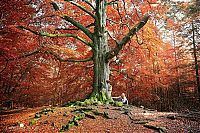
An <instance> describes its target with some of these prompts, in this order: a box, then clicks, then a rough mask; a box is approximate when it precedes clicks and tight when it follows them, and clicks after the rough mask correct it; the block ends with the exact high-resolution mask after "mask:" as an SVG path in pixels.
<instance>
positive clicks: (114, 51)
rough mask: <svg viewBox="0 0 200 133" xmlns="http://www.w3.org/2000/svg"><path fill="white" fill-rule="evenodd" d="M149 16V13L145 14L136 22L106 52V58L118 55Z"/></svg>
mask: <svg viewBox="0 0 200 133" xmlns="http://www.w3.org/2000/svg"><path fill="white" fill-rule="evenodd" d="M149 18H150V15H145V16H144V17H143V19H142V20H141V21H140V22H139V23H138V24H136V25H135V26H134V27H133V28H132V29H131V30H130V31H129V32H128V34H127V35H126V36H125V37H124V38H123V39H122V40H121V41H120V42H119V43H118V44H117V45H116V47H115V48H114V49H112V50H111V51H109V52H108V53H107V55H106V56H107V57H106V58H107V60H109V59H112V58H113V57H114V56H116V55H118V53H119V52H120V50H121V49H122V47H123V46H124V45H126V44H127V43H128V42H129V41H130V40H131V38H132V37H133V36H134V35H135V34H136V33H137V32H138V31H139V30H140V29H141V28H142V27H143V26H144V25H145V24H146V23H147V21H148V20H149Z"/></svg>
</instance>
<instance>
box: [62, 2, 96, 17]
mask: <svg viewBox="0 0 200 133" xmlns="http://www.w3.org/2000/svg"><path fill="white" fill-rule="evenodd" d="M65 1H67V2H70V3H71V4H72V5H74V6H76V7H78V8H79V9H81V10H82V11H84V12H86V13H87V14H89V15H90V16H91V17H93V18H94V19H96V16H95V15H94V14H93V13H91V12H90V11H88V10H87V9H85V8H84V7H82V6H81V5H79V4H78V3H76V2H74V1H69V0H65Z"/></svg>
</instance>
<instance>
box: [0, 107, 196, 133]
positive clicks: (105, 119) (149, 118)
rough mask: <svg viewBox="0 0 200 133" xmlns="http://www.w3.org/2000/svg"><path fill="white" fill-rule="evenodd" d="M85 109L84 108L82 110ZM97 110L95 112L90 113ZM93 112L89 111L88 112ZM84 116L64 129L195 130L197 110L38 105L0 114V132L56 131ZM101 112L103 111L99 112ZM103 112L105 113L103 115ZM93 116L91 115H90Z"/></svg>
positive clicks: (107, 132) (112, 132) (103, 132)
mask: <svg viewBox="0 0 200 133" xmlns="http://www.w3.org/2000/svg"><path fill="white" fill-rule="evenodd" d="M84 111H85V112H84ZM94 111H96V112H97V111H98V115H97V114H95V115H94ZM92 112H93V113H92ZM80 113H85V114H86V115H85V118H83V119H81V120H79V121H78V125H77V126H73V127H71V128H70V129H69V130H67V132H75V133H86V132H87V133H97V132H98V133H118V132H119V133H122V132H123V133H156V132H160V133H163V132H167V133H189V132H190V133H198V132H200V117H199V116H200V114H199V113H198V112H192V113H191V112H190V113H185V114H179V113H173V112H157V111H155V110H150V109H144V108H138V107H135V106H123V107H114V106H110V105H107V106H89V107H40V108H33V109H23V110H21V111H16V112H12V113H11V114H10V113H7V114H1V115H0V132H4V133H9V132H24V133H26V132H38V133H42V132H46V133H55V132H59V131H60V129H61V127H62V126H64V127H66V124H68V122H69V121H70V120H72V119H73V117H74V116H77V114H80ZM99 114H103V115H99ZM105 114H106V115H105ZM93 116H94V117H93Z"/></svg>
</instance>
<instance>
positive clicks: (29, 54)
mask: <svg viewBox="0 0 200 133" xmlns="http://www.w3.org/2000/svg"><path fill="white" fill-rule="evenodd" d="M45 46H48V45H42V46H40V47H39V48H37V49H35V50H34V51H32V52H29V53H26V54H23V55H21V56H18V57H15V58H10V59H7V58H6V61H7V62H8V61H14V60H19V59H22V58H26V57H29V56H32V55H35V54H38V53H46V54H50V55H53V56H54V57H55V58H56V59H57V60H59V61H60V62H87V61H91V60H92V57H90V58H87V59H81V60H77V59H62V58H61V57H60V56H59V55H58V54H56V53H55V52H53V51H49V50H45V51H43V50H42V48H44V47H45Z"/></svg>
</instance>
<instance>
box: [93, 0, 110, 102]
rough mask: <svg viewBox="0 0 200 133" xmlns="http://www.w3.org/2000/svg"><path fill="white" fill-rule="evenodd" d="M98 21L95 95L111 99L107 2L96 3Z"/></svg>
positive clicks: (96, 27) (95, 56)
mask: <svg viewBox="0 0 200 133" xmlns="http://www.w3.org/2000/svg"><path fill="white" fill-rule="evenodd" d="M96 17H97V18H96V21H95V31H94V49H93V62H94V81H93V88H94V90H93V93H92V95H91V96H95V95H97V94H98V93H104V92H106V94H107V95H106V97H107V98H108V99H110V98H111V95H109V94H110V93H111V92H110V91H109V88H108V84H107V82H106V81H107V80H109V74H110V69H109V61H108V60H107V58H106V53H107V52H109V46H108V39H107V30H106V1H105V0H100V1H97V3H96Z"/></svg>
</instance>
